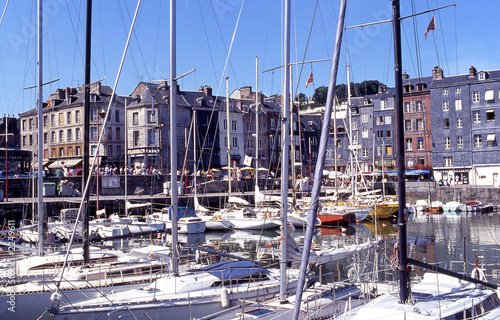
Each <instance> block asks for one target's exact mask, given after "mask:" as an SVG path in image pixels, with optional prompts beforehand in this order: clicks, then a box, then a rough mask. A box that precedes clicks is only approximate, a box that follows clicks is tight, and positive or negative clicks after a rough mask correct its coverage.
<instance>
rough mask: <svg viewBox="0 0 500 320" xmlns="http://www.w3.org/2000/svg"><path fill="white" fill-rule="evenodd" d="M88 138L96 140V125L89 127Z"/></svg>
mask: <svg viewBox="0 0 500 320" xmlns="http://www.w3.org/2000/svg"><path fill="white" fill-rule="evenodd" d="M90 140H97V128H96V127H91V128H90Z"/></svg>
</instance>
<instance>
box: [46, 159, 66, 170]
mask: <svg viewBox="0 0 500 320" xmlns="http://www.w3.org/2000/svg"><path fill="white" fill-rule="evenodd" d="M64 162H65V160H56V161H54V162H52V163H51V164H49V167H48V168H49V169H57V168H61V167H62V166H63V165H64Z"/></svg>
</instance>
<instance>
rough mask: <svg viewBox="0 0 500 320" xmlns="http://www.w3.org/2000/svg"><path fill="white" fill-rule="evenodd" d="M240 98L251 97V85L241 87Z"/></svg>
mask: <svg viewBox="0 0 500 320" xmlns="http://www.w3.org/2000/svg"><path fill="white" fill-rule="evenodd" d="M240 92H241V98H242V99H252V86H246V87H241V89H240Z"/></svg>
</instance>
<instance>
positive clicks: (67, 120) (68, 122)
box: [66, 111, 71, 124]
mask: <svg viewBox="0 0 500 320" xmlns="http://www.w3.org/2000/svg"><path fill="white" fill-rule="evenodd" d="M66 124H71V111H68V112H66Z"/></svg>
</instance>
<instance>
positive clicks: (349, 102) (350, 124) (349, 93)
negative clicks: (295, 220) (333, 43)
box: [346, 65, 357, 200]
mask: <svg viewBox="0 0 500 320" xmlns="http://www.w3.org/2000/svg"><path fill="white" fill-rule="evenodd" d="M346 68H347V108H348V109H347V112H348V113H349V146H350V149H351V153H350V163H351V188H352V191H351V196H352V199H353V200H354V196H355V195H356V180H357V175H355V174H354V146H353V145H352V142H353V138H352V110H351V79H350V77H349V73H350V72H351V71H350V68H349V65H347V66H346Z"/></svg>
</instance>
